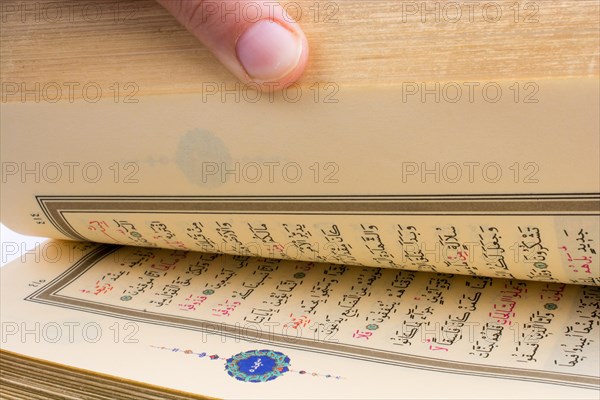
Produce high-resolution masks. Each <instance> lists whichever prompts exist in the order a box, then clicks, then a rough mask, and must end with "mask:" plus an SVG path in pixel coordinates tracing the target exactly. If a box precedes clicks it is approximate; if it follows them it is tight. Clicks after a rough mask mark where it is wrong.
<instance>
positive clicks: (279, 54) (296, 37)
mask: <svg viewBox="0 0 600 400" xmlns="http://www.w3.org/2000/svg"><path fill="white" fill-rule="evenodd" d="M158 2H159V3H160V4H162V5H163V6H164V7H165V8H166V9H167V10H168V11H169V12H170V13H172V14H173V15H174V16H175V18H177V20H178V21H179V22H180V23H181V24H182V25H183V26H185V27H186V28H187V29H188V30H189V31H190V32H191V33H193V34H194V36H196V37H197V38H198V39H200V41H201V42H202V43H204V45H205V46H206V47H208V49H209V50H211V51H212V52H213V54H214V55H215V56H216V57H217V58H218V59H219V60H220V61H221V62H222V63H223V64H224V65H225V66H226V67H227V68H228V69H229V70H230V71H231V72H233V74H235V75H236V76H237V77H238V78H239V79H240V80H242V81H243V82H246V83H251V82H254V83H257V84H259V85H261V87H262V88H263V89H265V88H270V89H281V88H283V87H286V86H288V85H290V84H292V83H293V82H294V81H295V80H296V79H298V78H299V77H300V75H301V74H302V72H303V71H304V68H305V66H306V63H307V60H308V43H307V41H306V37H305V36H304V33H303V32H302V30H301V29H300V27H299V26H298V24H297V23H296V22H295V21H293V20H292V19H291V18H290V17H289V15H288V14H287V13H286V12H285V10H284V9H283V7H282V6H281V5H280V4H279V3H277V2H275V1H273V0H239V1H238V0H214V1H211V0H158Z"/></svg>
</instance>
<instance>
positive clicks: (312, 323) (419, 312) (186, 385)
mask: <svg viewBox="0 0 600 400" xmlns="http://www.w3.org/2000/svg"><path fill="white" fill-rule="evenodd" d="M0 271H1V273H2V349H3V350H5V351H10V352H15V353H19V354H23V355H26V356H30V357H35V358H41V359H46V360H49V361H53V362H58V363H61V364H66V365H70V366H75V367H77V368H82V369H87V370H91V371H96V372H100V373H104V374H109V375H113V376H119V377H123V378H126V379H133V380H136V381H140V382H146V383H151V384H153V385H159V386H163V387H167V388H171V389H176V390H181V391H185V392H190V393H196V394H203V395H208V396H215V397H227V398H229V397H241V396H243V397H251V398H254V397H256V398H271V397H281V394H282V393H286V396H289V397H292V398H307V397H313V396H317V395H318V396H320V397H323V396H328V397H332V398H349V397H352V398H365V397H378V398H381V397H393V398H404V397H405V398H432V397H440V396H444V397H448V396H449V397H451V398H486V397H493V398H498V397H509V396H511V397H515V396H517V397H519V398H540V397H541V398H565V397H570V398H572V397H576V398H597V396H598V389H599V384H600V380H599V375H600V371H599V368H600V367H599V365H600V363H599V360H598V354H599V353H600V349H599V341H598V339H597V337H598V332H599V329H600V318H599V315H598V301H600V292H599V289H598V287H592V286H579V285H566V284H560V283H548V282H526V281H518V280H507V279H492V278H486V277H474V276H459V275H445V274H435V273H425V272H411V271H399V270H391V269H383V268H381V269H378V268H368V267H348V266H341V265H336V264H319V263H303V262H297V261H289V260H275V259H264V258H262V259H259V258H248V257H241V256H227V255H217V254H206V253H194V252H185V251H181V250H160V249H147V248H146V249H144V248H136V247H119V246H110V245H94V244H84V243H80V244H77V243H73V242H48V243H46V244H45V245H44V248H43V249H40V250H39V251H37V252H32V253H29V254H28V255H26V256H24V259H23V260H22V261H21V260H20V261H16V262H14V263H13V264H11V265H9V266H7V267H4V268H2V269H1V270H0ZM117 354H118V356H117ZM165 371H169V373H165ZM399 377H401V378H399ZM390 382H398V385H395V384H394V385H391V384H390ZM426 382H428V383H427V384H425V383H426ZM431 382H436V384H435V385H432V384H430V383H431Z"/></svg>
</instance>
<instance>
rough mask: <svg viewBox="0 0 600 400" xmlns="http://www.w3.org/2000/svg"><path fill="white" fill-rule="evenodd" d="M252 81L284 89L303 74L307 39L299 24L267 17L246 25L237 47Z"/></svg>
mask: <svg viewBox="0 0 600 400" xmlns="http://www.w3.org/2000/svg"><path fill="white" fill-rule="evenodd" d="M235 51H236V55H237V59H238V61H239V63H240V65H241V66H242V68H243V69H244V71H245V73H246V79H245V80H247V81H249V82H252V83H256V84H258V85H260V86H261V87H263V88H265V87H268V88H269V89H270V90H278V89H283V88H285V87H287V86H289V85H291V84H292V83H294V82H295V81H296V80H297V79H298V78H300V76H301V75H302V74H303V72H304V69H305V68H306V64H307V62H308V53H309V48H308V41H307V39H306V36H305V35H304V32H302V30H301V29H300V28H299V27H298V25H297V24H295V23H294V24H289V23H286V22H282V21H278V20H271V19H264V20H260V21H258V22H255V23H253V24H251V25H249V26H248V27H247V29H246V30H244V32H242V34H241V35H240V36H239V38H238V40H237V42H236V47H235Z"/></svg>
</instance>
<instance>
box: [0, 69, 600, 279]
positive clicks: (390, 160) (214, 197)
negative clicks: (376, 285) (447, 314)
mask: <svg viewBox="0 0 600 400" xmlns="http://www.w3.org/2000/svg"><path fill="white" fill-rule="evenodd" d="M453 84H454V83H446V84H445V85H453ZM486 85H487V86H486V87H487V88H488V89H489V88H497V87H498V88H500V92H498V93H501V94H502V95H500V96H496V97H494V98H493V99H492V98H491V97H490V96H491V94H485V96H484V94H483V93H479V91H477V92H476V93H475V94H473V95H472V96H471V93H470V92H469V91H466V92H464V93H463V96H461V97H460V98H459V99H458V101H456V102H449V101H447V99H445V98H444V101H440V102H437V101H436V99H437V97H436V96H437V95H439V96H442V94H443V93H442V92H440V93H437V92H436V93H437V94H436V93H434V94H433V95H431V94H430V95H426V94H424V93H421V92H419V93H417V94H410V93H412V92H411V91H410V90H409V89H410V88H412V86H410V85H408V84H404V85H395V86H389V87H383V86H382V87H377V86H365V87H356V86H354V87H340V88H339V91H336V93H335V102H333V101H332V102H325V101H324V100H323V99H320V100H319V99H317V100H318V101H317V100H315V97H314V93H313V92H311V91H310V90H308V89H307V88H306V87H304V86H302V87H299V90H300V93H301V95H299V96H298V98H297V99H296V100H295V101H294V102H292V101H291V100H290V97H289V94H288V97H285V95H284V94H281V93H280V94H278V95H274V96H273V97H272V98H271V97H269V96H268V94H264V95H262V96H261V98H260V99H259V100H257V101H249V100H248V98H247V97H248V96H249V95H250V94H251V93H249V92H248V91H247V90H245V91H244V90H242V91H238V92H223V93H221V92H213V91H207V92H204V93H199V94H177V95H175V94H174V95H162V96H148V97H142V98H140V99H139V102H138V103H133V104H123V103H114V102H112V101H111V100H107V99H103V100H100V101H98V102H97V103H86V102H82V101H78V102H74V103H69V102H57V103H53V104H51V103H45V102H40V103H33V102H28V103H7V104H3V118H2V126H1V127H2V160H3V164H2V179H3V190H2V220H3V223H6V224H7V225H8V226H10V227H11V228H12V229H14V230H17V231H20V232H26V233H29V234H35V235H41V236H49V237H56V238H70V239H76V240H92V241H99V242H107V243H123V244H134V245H146V246H158V247H170V248H181V249H191V250H201V251H217V252H227V253H231V254H235V253H239V252H244V251H246V250H247V251H248V252H249V254H255V255H260V256H268V257H281V258H292V259H302V260H306V261H327V262H337V263H349V264H357V265H361V264H362V265H368V266H382V267H386V266H388V267H393V268H398V267H403V268H409V269H414V270H424V271H438V272H449V273H464V274H478V275H484V276H500V277H516V278H520V279H533V280H546V281H551V282H552V281H554V282H568V283H579V284H592V285H596V284H598V279H599V272H600V269H599V268H600V267H599V265H600V264H599V263H598V259H597V253H598V251H599V249H598V240H599V237H598V232H599V231H600V228H599V218H600V217H599V195H598V193H600V188H599V185H600V183H599V182H600V172H599V169H598V168H597V166H598V164H599V163H600V160H599V153H598V147H599V146H600V143H599V142H598V141H599V136H598V131H599V130H600V127H599V126H598V109H599V103H598V98H599V97H600V96H599V93H598V85H597V81H596V80H595V79H594V78H582V79H551V80H539V81H534V82H525V81H516V82H511V81H501V82H487V83H486ZM526 85H527V87H529V88H531V87H533V88H534V89H536V90H535V91H534V93H533V94H532V93H529V92H527V93H528V96H524V93H521V92H519V93H520V95H519V96H517V92H516V91H515V90H516V89H515V88H517V87H518V88H521V89H522V88H525V87H526ZM532 85H533V86H532ZM430 86H431V85H430ZM480 86H481V87H480ZM432 87H434V88H435V87H436V86H435V84H434V86H432ZM444 87H446V86H440V88H444ZM452 87H454V86H452ZM466 87H467V88H469V87H471V88H474V87H477V88H479V89H482V88H483V85H482V84H481V83H480V85H479V86H469V85H467V86H466ZM463 89H464V88H463ZM440 90H442V89H440ZM448 90H449V89H448ZM486 93H487V92H486ZM490 93H491V92H490ZM467 94H469V95H467ZM439 96H438V97H439ZM526 97H527V101H526ZM232 99H233V100H232ZM236 99H237V100H236ZM238 100H239V101H238ZM492 100H493V101H492ZM119 221H120V222H119ZM301 231H302V232H301ZM307 232H308V233H307ZM403 232H404V233H403ZM308 234H310V235H308ZM132 235H135V236H132ZM303 235H304V236H303ZM307 243H308V244H309V245H310V246H308V247H307ZM240 246H241V247H240ZM309 247H310V249H309Z"/></svg>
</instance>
